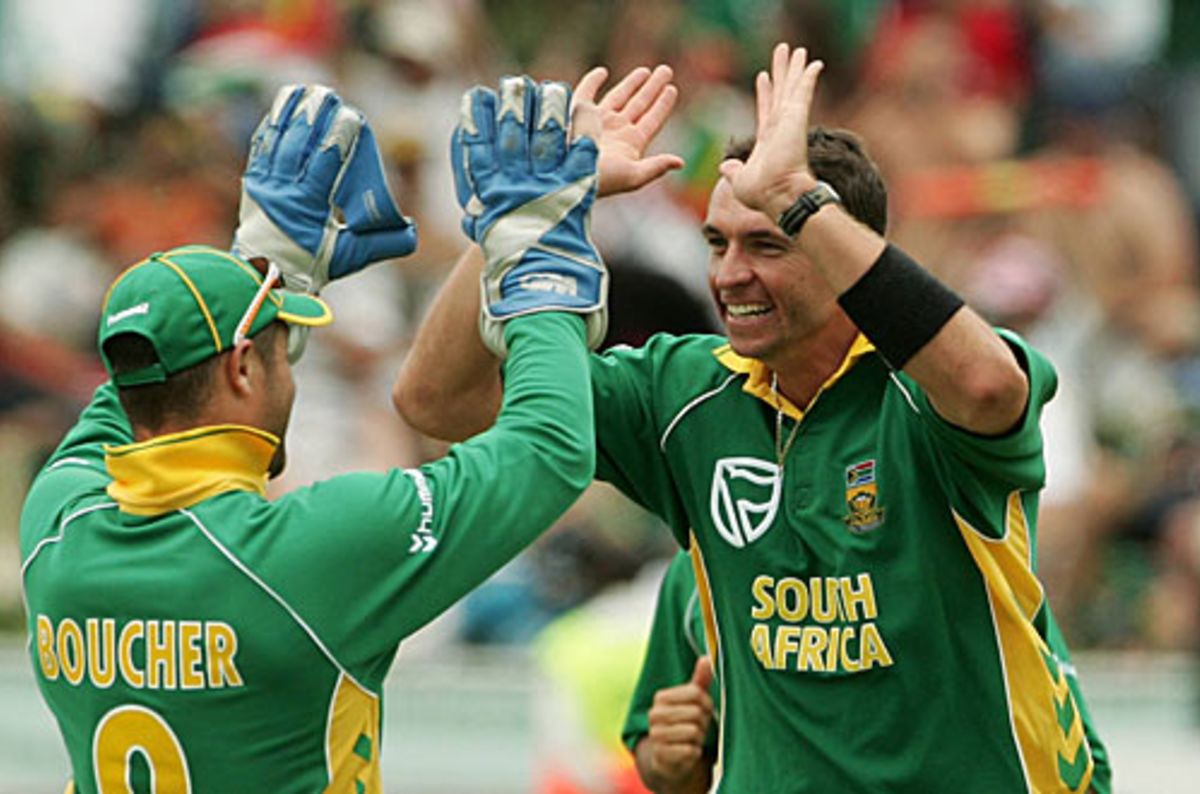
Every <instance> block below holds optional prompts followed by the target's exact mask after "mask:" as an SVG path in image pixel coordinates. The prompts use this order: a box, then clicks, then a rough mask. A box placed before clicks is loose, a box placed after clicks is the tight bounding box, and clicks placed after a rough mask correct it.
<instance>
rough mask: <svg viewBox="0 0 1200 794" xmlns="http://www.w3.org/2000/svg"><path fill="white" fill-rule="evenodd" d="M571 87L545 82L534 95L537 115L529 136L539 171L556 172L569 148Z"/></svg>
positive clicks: (534, 106)
mask: <svg viewBox="0 0 1200 794" xmlns="http://www.w3.org/2000/svg"><path fill="white" fill-rule="evenodd" d="M570 101H571V90H570V89H569V88H567V84H566V83H542V84H541V86H539V87H538V90H537V93H536V96H535V97H534V102H533V108H534V112H535V113H536V114H537V118H536V119H534V124H533V133H532V136H531V138H530V146H529V156H530V158H531V159H532V161H533V170H534V172H536V173H547V172H550V171H553V170H554V169H555V168H557V167H558V164H559V163H560V162H562V158H563V154H564V153H565V151H566V139H567V107H568V105H569V103H570Z"/></svg>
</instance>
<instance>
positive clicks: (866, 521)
mask: <svg viewBox="0 0 1200 794" xmlns="http://www.w3.org/2000/svg"><path fill="white" fill-rule="evenodd" d="M878 502H879V485H878V483H877V482H876V481H875V459H874V458H872V459H870V460H864V461H861V462H859V463H855V464H852V465H850V466H847V467H846V509H847V510H848V512H847V514H846V515H845V516H844V517H843V518H842V520H843V521H845V522H846V527H847V529H849V530H850V531H851V532H855V533H863V532H870V531H871V530H873V529H878V528H879V525H880V524H882V523H883V507H881V506H880V505H879V503H878Z"/></svg>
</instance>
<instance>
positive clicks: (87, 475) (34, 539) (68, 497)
mask: <svg viewBox="0 0 1200 794" xmlns="http://www.w3.org/2000/svg"><path fill="white" fill-rule="evenodd" d="M110 481H111V478H110V477H109V476H108V472H107V471H105V469H104V466H103V464H102V463H97V462H96V461H95V460H91V459H85V458H60V459H59V460H57V461H55V462H53V463H52V464H50V465H49V466H47V467H46V468H44V469H42V471H41V473H40V474H38V476H37V478H36V479H35V480H34V482H33V485H32V486H31V487H30V489H29V493H28V494H27V495H26V497H25V503H24V505H23V506H22V508H21V523H20V536H21V556H22V559H24V558H25V557H26V556H27V555H28V554H29V553H30V552H31V551H32V549H33V548H34V547H35V546H36V545H37V544H38V543H39V542H41V541H42V540H43V539H45V538H47V537H50V536H52V535H55V534H57V533H58V532H59V530H60V529H61V524H62V522H63V521H64V520H65V519H67V518H69V517H70V516H72V515H73V514H75V513H76V512H78V511H80V510H84V509H86V508H88V507H89V506H92V505H94V504H100V503H108V502H111V501H112V500H111V499H109V498H108V494H107V493H106V491H105V488H106V487H107V485H108V483H109V482H110Z"/></svg>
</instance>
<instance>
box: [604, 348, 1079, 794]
mask: <svg viewBox="0 0 1200 794" xmlns="http://www.w3.org/2000/svg"><path fill="white" fill-rule="evenodd" d="M1009 341H1010V344H1011V345H1012V346H1013V349H1014V350H1015V351H1017V353H1018V356H1019V358H1021V359H1022V363H1023V365H1024V367H1025V370H1026V372H1027V373H1028V375H1029V380H1030V403H1029V408H1028V410H1027V412H1026V415H1025V417H1024V418H1023V420H1022V422H1021V424H1020V426H1018V427H1017V428H1015V429H1014V430H1013V431H1011V432H1010V433H1008V434H1006V435H1005V436H1002V437H996V438H985V437H981V436H978V435H975V434H972V433H969V432H965V431H962V430H960V429H958V428H955V427H953V426H952V425H950V424H948V423H947V422H945V421H944V420H942V419H941V418H940V417H938V416H937V414H936V413H935V412H934V410H933V408H932V406H931V404H930V402H929V400H928V398H927V397H926V395H925V394H924V393H923V392H922V391H921V389H920V387H919V386H917V384H916V383H915V382H914V381H913V380H912V379H911V378H909V377H908V376H907V375H905V374H903V373H893V372H891V371H890V370H889V369H888V368H887V367H886V366H885V365H884V363H883V361H882V360H881V359H880V358H879V357H878V356H877V355H875V354H874V351H873V349H872V348H871V346H870V344H869V343H868V342H867V341H866V340H865V339H863V338H860V339H859V340H857V341H856V343H855V344H854V346H853V347H852V349H851V350H850V351H849V353H848V355H847V358H846V360H845V362H843V365H842V366H841V367H840V368H839V370H838V371H837V372H836V373H835V374H834V375H833V376H832V377H831V378H830V379H829V381H828V382H827V383H826V384H825V385H824V387H823V388H822V390H821V392H820V393H819V394H818V396H817V398H816V399H815V400H814V401H813V403H812V404H811V405H809V406H806V407H805V410H803V411H802V410H800V409H798V408H797V407H795V406H793V405H791V404H790V403H787V402H786V401H785V400H783V399H782V398H779V397H777V396H776V395H775V394H774V392H773V389H772V388H771V376H770V373H769V372H767V371H766V368H765V367H764V366H763V365H762V364H761V362H757V361H753V360H749V359H745V358H741V357H739V356H737V355H736V354H734V353H733V352H732V351H731V350H730V348H729V347H728V345H727V344H726V343H725V340H724V339H722V338H720V337H715V336H689V337H681V338H680V337H670V336H666V335H662V336H658V337H655V338H653V339H652V340H651V341H650V342H648V343H647V344H646V345H645V346H644V347H642V348H640V349H636V350H634V349H628V348H626V349H618V350H615V351H613V352H610V353H608V354H606V355H605V356H602V357H594V358H593V364H592V379H593V392H594V398H595V401H596V409H597V415H596V426H597V429H598V433H599V435H598V445H597V458H598V475H599V476H600V477H602V478H603V479H607V480H609V481H611V482H612V483H614V484H615V485H617V486H618V487H619V488H620V489H621V490H623V491H624V492H625V493H626V494H628V495H629V496H631V497H632V498H633V499H635V500H636V501H638V502H639V503H641V504H642V505H644V506H645V507H647V508H649V509H650V510H652V511H654V512H656V513H658V514H659V515H661V516H662V517H663V518H664V519H666V521H667V522H668V524H669V525H670V526H671V527H672V529H673V531H674V532H675V534H676V535H677V537H678V538H679V540H680V541H681V542H682V543H684V544H688V543H689V540H690V539H691V540H694V541H695V545H696V547H697V548H696V553H697V554H698V555H699V574H700V581H699V584H700V589H701V593H702V594H703V597H704V598H705V599H706V600H708V601H710V603H711V605H712V607H713V613H714V615H715V620H714V625H713V632H714V634H715V636H714V637H712V638H711V640H710V643H709V645H710V647H714V648H715V649H716V654H715V655H716V665H717V666H716V670H717V675H718V677H719V680H720V681H721V689H722V692H721V702H722V704H723V708H722V712H721V716H722V718H721V724H720V737H721V747H720V754H719V757H718V762H717V769H716V770H715V773H714V776H715V779H716V780H717V781H718V787H717V789H718V790H719V791H722V792H739V793H740V792H765V791H770V792H773V793H774V792H804V793H805V794H809V793H812V794H825V793H826V792H832V791H837V792H872V793H874V792H920V793H921V794H934V793H935V792H963V791H971V792H988V794H991V793H992V792H997V793H1004V792H1036V793H1037V794H1044V793H1046V792H1067V791H1070V792H1079V791H1085V790H1086V789H1087V786H1088V784H1089V782H1090V781H1091V779H1092V775H1093V757H1092V753H1091V750H1090V749H1089V746H1088V742H1087V738H1086V736H1085V732H1084V726H1083V721H1082V719H1081V718H1080V710H1079V706H1078V704H1077V703H1076V700H1075V697H1074V695H1073V694H1072V692H1071V689H1070V686H1069V682H1068V679H1067V676H1066V675H1065V674H1064V671H1063V667H1062V665H1061V664H1060V662H1059V661H1058V660H1057V659H1056V658H1055V656H1054V654H1053V653H1052V651H1051V649H1050V647H1049V646H1048V645H1047V643H1046V639H1045V638H1046V636H1047V626H1048V610H1047V609H1046V607H1045V598H1044V594H1043V591H1042V588H1041V585H1040V584H1039V583H1038V581H1037V579H1036V577H1035V576H1034V567H1035V560H1034V546H1035V543H1034V541H1035V535H1034V522H1035V518H1036V515H1037V494H1038V491H1039V489H1040V488H1041V486H1042V484H1043V480H1044V471H1043V463H1042V454H1041V435H1040V432H1039V430H1038V417H1039V415H1040V413H1041V408H1042V405H1043V404H1044V403H1045V402H1046V401H1047V400H1049V399H1050V397H1051V396H1052V395H1053V393H1054V390H1055V386H1056V376H1055V374H1054V371H1053V369H1052V367H1051V366H1050V364H1049V362H1047V361H1046V360H1045V359H1044V358H1043V357H1042V356H1041V355H1040V354H1038V353H1037V352H1035V351H1033V350H1032V349H1030V348H1028V347H1027V346H1026V345H1025V344H1024V342H1022V341H1021V340H1019V339H1017V338H1015V337H1009ZM777 409H778V410H780V411H783V412H784V413H785V414H786V417H787V418H785V419H784V420H783V421H782V422H779V421H778V416H777ZM793 427H795V428H796V435H795V438H794V443H793V445H792V446H791V447H790V451H789V452H788V453H787V454H786V459H785V461H784V462H785V463H786V466H783V467H781V465H780V463H781V461H780V460H778V459H777V454H778V450H779V449H781V448H786V447H787V442H786V440H787V438H788V437H789V436H790V435H791V431H792V429H793Z"/></svg>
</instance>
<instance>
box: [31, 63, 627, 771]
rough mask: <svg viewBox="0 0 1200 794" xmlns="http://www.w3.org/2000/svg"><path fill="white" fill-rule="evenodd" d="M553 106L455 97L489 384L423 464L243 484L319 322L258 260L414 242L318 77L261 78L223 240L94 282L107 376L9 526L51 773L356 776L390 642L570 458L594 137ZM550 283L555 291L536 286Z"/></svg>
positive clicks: (278, 269)
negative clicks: (232, 219) (307, 81)
mask: <svg viewBox="0 0 1200 794" xmlns="http://www.w3.org/2000/svg"><path fill="white" fill-rule="evenodd" d="M569 103H570V96H569V89H567V87H566V86H563V85H559V84H542V85H536V84H534V83H532V82H531V81H529V80H528V79H520V78H513V79H509V80H506V81H505V82H504V84H503V85H502V87H501V89H500V92H499V95H498V96H497V94H496V92H493V91H490V90H487V89H482V88H479V89H475V90H473V91H472V92H470V93H468V94H467V95H466V97H465V98H464V108H465V111H464V112H465V114H466V115H465V116H464V124H463V126H462V127H460V128H459V129H458V130H457V132H456V135H455V139H454V144H453V148H454V150H455V163H456V167H457V168H458V174H457V178H458V179H459V181H460V182H462V183H463V184H469V189H467V192H466V193H464V195H463V196H462V198H463V203H464V206H465V207H466V210H467V213H468V214H467V222H466V223H465V224H464V226H465V227H466V228H467V229H468V232H469V233H470V234H471V235H472V237H473V239H474V240H476V241H477V242H478V243H479V244H480V245H481V246H482V250H483V251H484V252H485V255H487V256H488V257H489V259H490V260H491V263H492V264H491V265H489V267H488V269H487V273H486V275H484V276H483V281H482V290H483V291H484V292H486V294H487V298H486V300H485V302H484V306H485V307H486V308H485V310H484V316H483V318H482V320H483V327H484V329H485V332H486V333H487V335H488V339H489V341H490V343H491V344H492V345H493V347H494V348H495V349H496V350H497V352H503V353H504V354H506V359H505V363H504V374H505V378H506V381H507V384H508V390H507V393H506V395H505V399H504V407H503V408H502V409H501V411H500V416H499V419H498V420H497V422H496V424H495V427H494V428H492V429H491V430H490V431H489V432H487V433H485V434H483V435H481V436H479V437H477V438H475V439H472V440H471V441H469V442H467V443H464V444H461V445H458V446H456V447H454V448H453V449H451V451H450V452H449V454H448V455H447V456H446V457H444V458H442V459H441V460H437V461H435V462H433V463H430V464H427V465H424V466H421V467H420V468H418V469H409V470H399V469H395V470H391V471H379V472H361V473H355V474H349V475H345V476H340V477H335V478H332V479H329V480H326V481H324V482H320V483H317V484H315V485H313V486H311V487H309V488H304V489H300V490H297V491H294V492H291V493H289V494H287V495H285V496H283V497H281V498H279V499H276V500H268V499H267V498H266V496H265V488H266V484H267V480H268V478H269V477H270V476H272V475H274V474H277V473H278V472H279V471H280V470H281V469H282V468H283V465H284V446H283V439H284V437H285V434H286V432H287V427H288V418H289V415H290V412H291V408H292V400H293V396H294V388H293V382H292V374H291V364H290V361H289V356H288V352H289V346H290V347H291V350H292V353H293V354H296V353H297V352H298V351H299V349H300V343H299V342H298V341H296V336H297V334H296V331H297V329H301V330H307V329H310V328H314V327H318V326H321V325H325V324H328V323H329V322H330V321H331V319H332V318H331V316H330V312H329V309H328V307H327V306H326V305H325V304H324V303H323V302H322V301H321V300H320V299H319V298H318V297H316V296H315V295H313V294H311V292H293V291H289V290H285V289H282V288H281V287H282V286H283V284H282V282H281V276H282V278H283V279H285V280H286V281H287V282H289V284H291V285H292V286H299V287H302V288H304V289H307V290H310V291H315V290H317V289H319V288H320V287H321V286H323V285H324V284H325V283H326V282H327V281H328V280H329V279H334V278H339V277H343V276H346V275H349V274H351V273H353V272H354V271H356V270H358V269H360V268H362V267H364V266H365V265H367V264H369V263H371V262H373V261H376V260H379V259H383V258H387V257H395V256H401V255H404V254H406V253H408V252H410V251H411V250H412V249H413V247H414V246H415V244H416V237H415V230H414V229H413V227H412V225H411V223H410V222H409V221H408V219H406V218H405V217H404V216H403V215H402V214H401V213H400V211H399V208H398V207H397V206H396V204H395V201H394V200H393V198H392V196H391V194H390V192H389V191H388V187H387V184H386V180H385V178H384V171H383V167H382V162H381V160H380V156H379V152H378V148H377V146H376V144H375V141H374V138H373V136H372V134H371V130H370V128H369V127H368V126H367V124H366V123H365V121H364V119H363V117H362V116H361V114H359V113H358V112H357V111H355V110H353V109H352V108H350V107H348V106H346V105H344V104H343V103H342V102H341V100H340V99H339V98H338V97H337V96H336V95H335V94H333V93H332V92H331V91H330V90H329V89H325V88H321V87H291V88H288V89H284V90H283V91H281V92H280V94H279V96H278V97H277V99H276V102H275V104H274V106H273V108H272V110H271V112H270V113H269V114H268V115H267V117H266V118H265V119H264V121H263V123H262V125H261V126H260V127H259V129H258V131H257V133H256V134H255V137H254V140H253V145H252V149H251V153H250V158H249V162H248V165H247V170H246V174H245V179H244V187H245V192H244V195H243V200H242V210H241V225H240V226H239V229H238V232H237V238H236V243H235V247H236V250H237V252H238V253H229V252H226V251H219V250H215V249H212V248H208V247H202V246H191V247H184V248H178V249H175V250H172V251H167V252H163V253H156V254H153V255H151V256H150V257H148V258H147V259H146V260H144V261H142V262H139V263H138V264H136V265H134V266H132V267H131V268H129V269H128V270H126V271H125V272H124V273H123V274H122V275H121V276H120V277H118V279H117V280H116V281H115V282H114V283H113V285H112V287H111V289H110V290H109V292H108V295H107V298H106V299H105V302H104V307H103V314H102V319H101V321H100V333H99V346H100V352H101V355H102V357H103V359H104V363H105V366H106V367H107V369H108V372H109V374H110V375H111V380H110V381H109V382H108V383H106V384H104V385H103V386H101V387H100V388H99V390H98V391H97V392H96V394H95V396H94V398H93V400H92V402H91V404H90V405H89V406H88V407H87V408H86V409H85V410H84V412H83V414H82V416H81V417H80V418H79V421H78V423H77V424H76V425H75V426H74V427H73V428H72V429H71V431H70V432H69V433H68V434H67V436H66V438H65V439H64V440H63V442H62V444H61V445H60V446H59V447H58V449H57V450H56V451H55V452H54V453H53V454H52V455H51V457H50V459H49V461H48V462H47V464H46V466H45V468H44V469H43V470H42V471H41V473H40V474H39V475H38V477H37V479H36V480H35V482H34V484H33V486H32V488H31V490H30V493H29V495H28V499H27V502H26V504H25V506H24V510H23V513H22V517H21V554H22V560H23V563H22V575H23V582H24V596H25V605H26V609H27V614H28V628H29V635H30V640H31V642H30V657H31V660H32V663H33V667H34V671H35V674H36V677H37V681H38V685H39V687H40V689H41V692H42V695H43V697H44V698H45V700H46V703H47V704H48V705H49V707H50V710H51V711H52V712H53V714H54V716H55V718H56V719H57V721H58V725H59V728H60V730H61V732H62V736H63V740H64V742H65V744H66V748H67V752H68V755H69V757H70V761H71V767H72V772H73V780H72V782H71V784H70V785H69V786H68V791H70V792H79V794H115V793H116V792H122V793H124V792H131V791H137V792H158V794H168V793H169V794H181V793H183V792H197V793H199V792H214V793H215V794H233V793H235V792H272V793H273V794H278V793H282V792H305V793H308V792H320V791H326V792H338V793H340V792H350V793H351V794H353V793H354V792H358V793H359V794H362V793H363V792H378V791H380V790H381V781H380V766H379V754H380V730H381V708H382V704H381V693H382V686H383V679H384V676H385V675H386V673H387V671H388V669H389V668H390V667H391V664H392V660H393V658H394V656H395V654H396V651H397V645H398V643H399V642H400V641H401V640H402V639H403V638H405V637H406V636H408V635H410V634H412V633H413V632H414V631H416V630H417V629H419V628H420V627H421V626H423V625H424V624H426V623H427V622H429V621H430V620H431V619H432V618H433V617H434V616H436V615H437V614H438V613H440V612H442V611H443V610H445V609H446V608H447V607H448V606H450V605H451V604H452V603H454V601H456V600H457V599H458V598H460V597H461V596H462V595H464V594H465V593H466V592H467V591H469V590H470V589H472V588H473V587H475V586H476V585H478V584H479V583H480V582H482V581H483V580H484V579H486V578H487V577H488V576H489V575H490V574H491V573H492V572H493V571H495V570H496V569H498V568H499V567H501V566H502V565H504V563H505V562H506V561H508V560H509V559H511V558H512V557H513V556H515V555H516V554H517V553H518V552H519V551H520V550H521V549H522V548H524V547H525V546H526V545H527V544H529V543H530V542H531V541H532V540H533V539H534V538H535V537H536V536H537V535H538V534H539V533H540V532H541V531H543V530H544V529H545V528H546V527H547V526H548V525H549V524H550V523H551V522H552V521H553V520H554V519H555V518H557V517H558V516H559V515H560V514H561V513H562V512H563V511H564V510H565V509H566V508H567V507H568V506H569V505H570V504H571V503H572V502H573V501H574V500H575V499H576V498H577V496H578V495H579V493H580V492H581V491H582V489H583V488H584V487H585V486H586V485H587V483H588V482H589V481H590V480H591V477H592V471H593V467H594V447H593V428H592V405H591V390H590V384H589V375H588V364H587V359H586V349H585V346H584V342H585V330H586V328H587V327H589V326H591V327H593V328H601V327H603V317H604V311H605V306H604V293H603V289H602V288H603V284H604V278H605V272H604V267H603V264H602V262H601V260H600V258H599V257H598V255H597V254H596V251H595V249H594V248H593V247H592V244H591V242H590V241H589V240H588V238H587V234H586V227H587V222H588V220H587V219H588V213H589V210H590V205H591V202H592V198H593V197H594V195H595V191H596V159H597V149H596V143H595V138H596V137H598V134H599V132H600V128H599V124H598V117H597V115H596V111H595V108H594V107H589V106H588V105H587V103H578V106H577V107H576V113H575V117H574V121H573V125H574V126H573V127H572V122H570V121H569V119H570V118H571V117H570V115H569V113H570V112H569V106H570V105H569ZM256 264H257V265H259V266H261V269H260V267H258V266H256ZM262 271H265V275H264V273H263V272H262ZM567 279H570V280H572V281H573V282H574V283H575V284H576V285H578V288H577V289H576V290H575V291H574V292H573V293H572V294H571V295H570V296H569V300H568V299H567V296H564V295H563V294H562V293H560V292H555V291H553V290H545V289H540V288H538V287H539V286H540V285H544V284H546V283H556V282H557V281H560V280H567ZM473 333H476V334H477V333H478V332H476V331H473ZM593 336H595V334H594V333H593ZM289 337H292V338H293V341H292V342H291V343H289ZM514 473H520V477H514Z"/></svg>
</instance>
